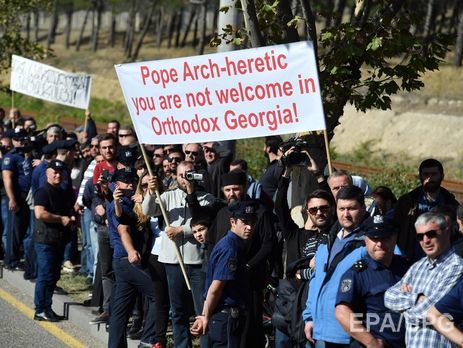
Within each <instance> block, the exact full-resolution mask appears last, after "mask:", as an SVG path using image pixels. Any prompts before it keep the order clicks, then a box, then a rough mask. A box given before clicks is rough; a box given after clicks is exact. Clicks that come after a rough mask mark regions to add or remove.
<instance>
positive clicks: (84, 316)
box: [3, 268, 139, 348]
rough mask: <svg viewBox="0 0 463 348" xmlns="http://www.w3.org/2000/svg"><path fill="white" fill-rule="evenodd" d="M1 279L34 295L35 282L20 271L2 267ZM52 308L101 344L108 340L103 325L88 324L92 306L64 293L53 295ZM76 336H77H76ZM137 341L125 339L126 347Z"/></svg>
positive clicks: (135, 346)
mask: <svg viewBox="0 0 463 348" xmlns="http://www.w3.org/2000/svg"><path fill="white" fill-rule="evenodd" d="M3 280H5V281H7V282H8V283H9V284H10V285H12V286H14V287H15V288H18V289H21V290H22V291H23V292H24V293H26V294H27V295H30V296H31V297H34V289H35V284H34V283H32V282H30V281H28V280H25V279H24V278H23V272H21V271H9V270H6V269H4V268H3ZM53 309H54V311H55V312H56V313H58V314H63V315H64V316H66V317H67V320H68V321H69V322H71V323H72V324H74V325H75V326H77V327H79V328H80V329H81V330H83V331H84V332H87V333H88V334H90V335H92V336H93V337H94V338H96V339H98V340H99V341H101V343H102V344H103V345H106V344H107V342H108V333H107V332H106V328H105V325H90V324H89V322H90V321H91V320H92V319H94V317H95V315H93V314H92V313H91V310H92V309H94V307H85V306H84V305H82V304H81V303H79V302H76V301H74V300H73V299H72V298H70V297H69V296H66V295H57V294H54V295H53ZM77 338H78V337H77ZM138 344H139V341H138V340H137V341H135V340H129V339H127V347H128V348H137V347H138Z"/></svg>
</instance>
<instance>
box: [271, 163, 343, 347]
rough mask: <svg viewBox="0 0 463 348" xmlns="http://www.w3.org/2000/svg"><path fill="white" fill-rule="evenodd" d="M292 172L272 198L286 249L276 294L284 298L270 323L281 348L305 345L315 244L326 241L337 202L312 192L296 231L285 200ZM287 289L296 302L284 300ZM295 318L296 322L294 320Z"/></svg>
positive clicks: (326, 194) (320, 192)
mask: <svg viewBox="0 0 463 348" xmlns="http://www.w3.org/2000/svg"><path fill="white" fill-rule="evenodd" d="M292 169H293V166H287V168H286V169H285V172H284V174H283V175H282V177H281V178H280V182H279V186H278V191H277V194H276V198H275V213H276V215H277V217H278V221H279V224H280V227H281V231H282V233H283V239H284V243H285V250H286V253H285V255H284V258H283V259H284V261H285V262H286V264H285V266H286V267H285V269H286V272H285V274H286V279H282V280H280V281H279V286H278V295H277V296H278V297H280V298H282V299H283V302H282V306H279V305H278V304H279V303H278V302H277V306H276V309H277V310H276V311H275V313H274V315H273V317H272V322H273V324H274V325H275V326H276V333H275V344H276V346H278V347H280V348H283V347H301V346H305V335H304V330H303V325H301V323H300V317H301V314H302V309H303V308H304V306H305V302H306V300H307V291H308V286H309V280H310V273H311V269H312V268H313V261H312V260H313V256H314V255H315V252H316V250H317V248H318V245H319V244H320V243H321V242H323V241H324V240H325V239H326V238H327V235H328V232H329V230H330V228H331V226H332V224H333V223H334V220H335V218H334V214H335V211H336V203H335V201H334V198H333V197H332V195H331V194H330V193H329V192H328V191H325V190H315V191H313V192H312V193H310V194H309V195H308V196H307V198H306V200H305V204H304V207H303V208H302V215H303V217H304V221H305V224H304V227H303V228H299V226H298V225H297V224H296V223H295V222H294V221H293V220H292V218H291V212H290V210H289V206H288V199H287V193H288V186H289V183H290V174H291V171H292ZM310 169H311V168H310V167H309V170H310ZM288 289H290V290H293V289H294V292H296V291H297V293H298V294H300V295H298V296H297V300H296V301H291V299H289V298H288V300H289V301H285V294H287V293H288ZM291 293H292V292H291ZM287 302H288V303H287ZM295 318H297V320H294V319H295ZM290 319H291V320H290Z"/></svg>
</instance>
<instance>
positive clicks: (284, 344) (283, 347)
mask: <svg viewBox="0 0 463 348" xmlns="http://www.w3.org/2000/svg"><path fill="white" fill-rule="evenodd" d="M289 347H291V345H290V343H289V336H288V335H287V334H286V333H284V332H283V331H281V330H279V329H277V328H275V348H289Z"/></svg>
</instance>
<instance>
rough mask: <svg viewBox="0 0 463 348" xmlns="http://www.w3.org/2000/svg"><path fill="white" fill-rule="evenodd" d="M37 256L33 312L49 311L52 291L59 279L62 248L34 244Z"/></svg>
mask: <svg viewBox="0 0 463 348" xmlns="http://www.w3.org/2000/svg"><path fill="white" fill-rule="evenodd" d="M34 248H35V251H36V254H37V280H36V282H35V294H34V304H35V312H36V313H42V312H43V311H45V310H49V309H51V304H52V296H53V291H55V287H56V283H57V282H58V280H59V278H60V272H61V262H62V260H63V248H62V247H58V246H52V245H48V244H43V243H34Z"/></svg>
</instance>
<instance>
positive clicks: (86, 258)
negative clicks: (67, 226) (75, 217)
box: [80, 208, 94, 276]
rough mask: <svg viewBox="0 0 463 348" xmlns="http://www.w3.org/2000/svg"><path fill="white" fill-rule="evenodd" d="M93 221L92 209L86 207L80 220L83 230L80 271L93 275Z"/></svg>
mask: <svg viewBox="0 0 463 348" xmlns="http://www.w3.org/2000/svg"><path fill="white" fill-rule="evenodd" d="M91 221H92V211H91V210H90V209H87V208H84V212H83V214H82V217H81V220H80V228H81V231H82V252H81V254H80V265H81V266H80V272H81V273H85V274H86V275H90V276H93V263H94V258H93V249H92V240H91V238H90V227H91V225H90V222H91Z"/></svg>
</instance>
